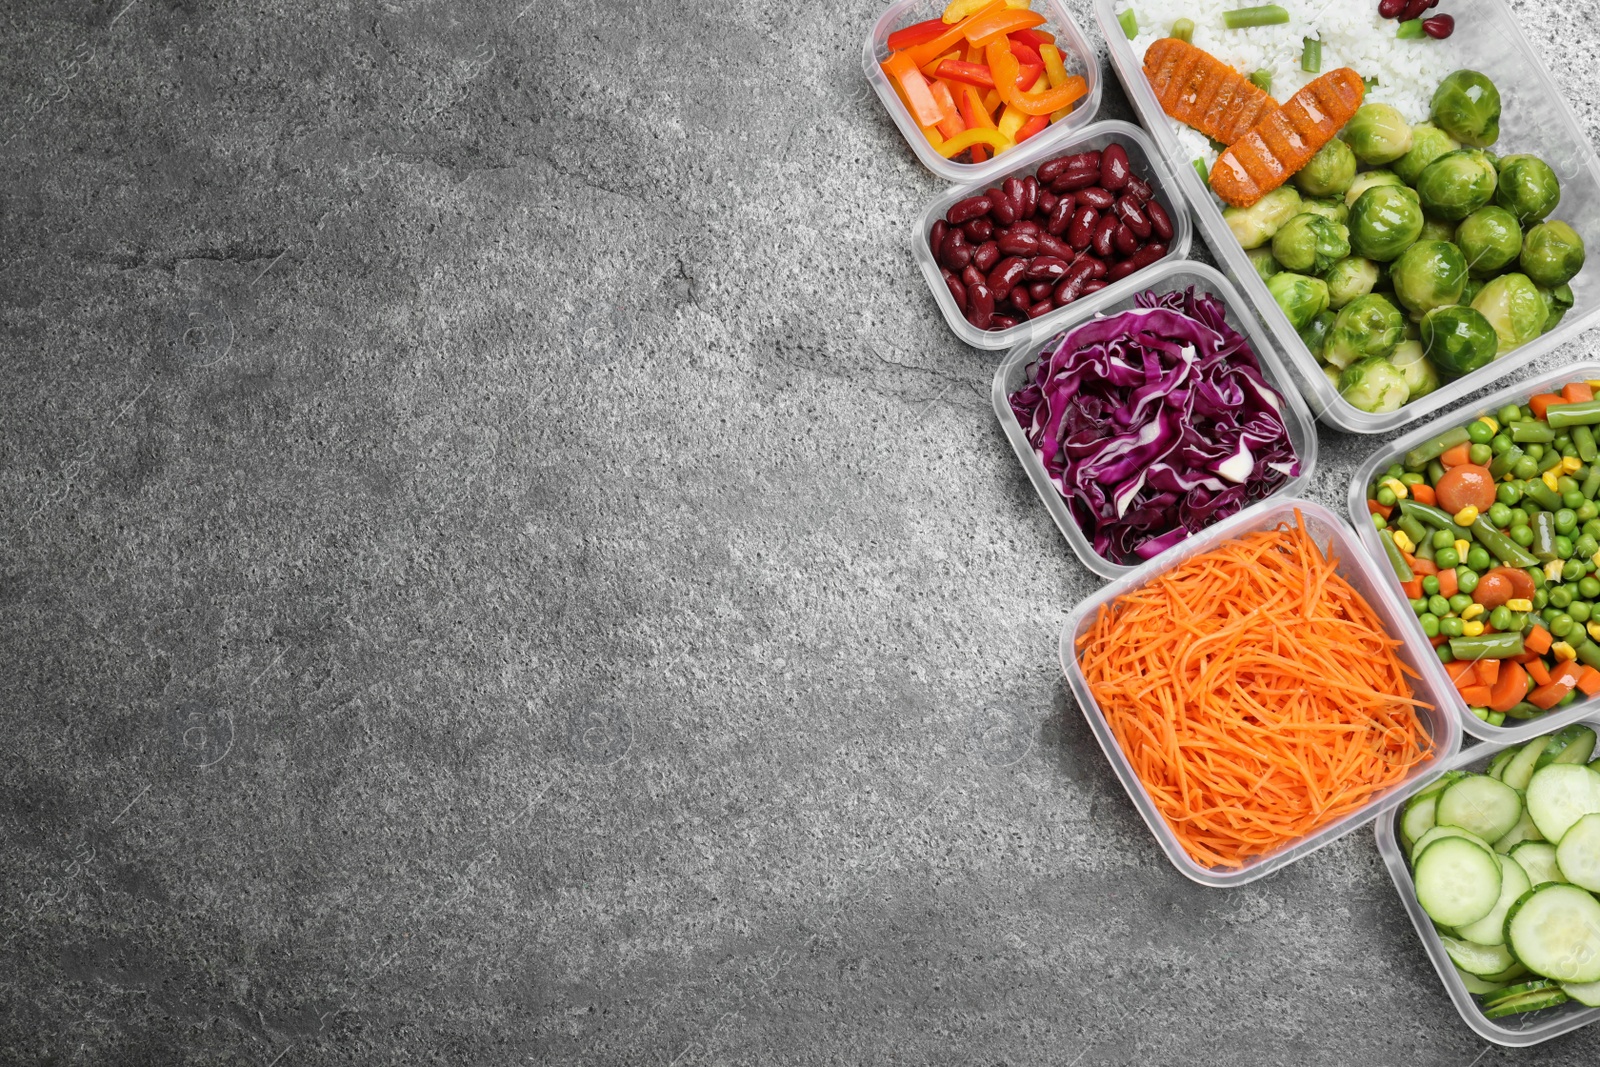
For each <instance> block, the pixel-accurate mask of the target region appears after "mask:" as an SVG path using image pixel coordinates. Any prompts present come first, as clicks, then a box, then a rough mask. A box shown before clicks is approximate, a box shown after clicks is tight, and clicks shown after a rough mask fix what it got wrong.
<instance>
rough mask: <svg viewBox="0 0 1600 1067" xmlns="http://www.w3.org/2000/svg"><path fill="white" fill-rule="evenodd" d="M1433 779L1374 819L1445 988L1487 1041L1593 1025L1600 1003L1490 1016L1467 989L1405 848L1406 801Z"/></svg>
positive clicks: (1520, 1042)
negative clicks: (1425, 904) (1420, 897)
mask: <svg viewBox="0 0 1600 1067" xmlns="http://www.w3.org/2000/svg"><path fill="white" fill-rule="evenodd" d="M1582 721H1583V722H1586V723H1587V724H1588V725H1589V726H1591V727H1593V728H1595V729H1596V730H1600V717H1590V718H1586V719H1583V720H1582ZM1557 729H1559V727H1558V726H1556V725H1555V724H1554V723H1553V722H1552V723H1551V724H1550V725H1549V726H1548V727H1547V728H1546V729H1544V730H1542V731H1540V733H1539V734H1535V735H1534V736H1535V737H1537V736H1541V735H1542V734H1546V733H1554V732H1555V731H1556V730H1557ZM1529 740H1531V738H1530V739H1529ZM1515 744H1516V742H1507V743H1504V744H1490V745H1474V746H1473V747H1472V748H1469V749H1466V750H1464V751H1461V752H1458V753H1456V754H1455V755H1454V756H1452V757H1451V758H1450V759H1448V760H1445V761H1444V762H1443V763H1442V764H1440V765H1439V766H1438V767H1437V768H1435V773H1433V774H1430V775H1429V776H1428V782H1431V781H1432V780H1433V779H1435V778H1437V777H1438V776H1439V775H1440V774H1443V773H1445V772H1446V771H1454V770H1461V769H1462V768H1471V769H1473V770H1477V771H1482V770H1484V769H1485V768H1487V767H1488V765H1489V761H1490V759H1492V758H1493V757H1494V755H1495V754H1496V753H1498V752H1501V751H1503V750H1505V749H1507V748H1511V747H1513V746H1514V745H1515ZM1428 782H1418V783H1416V784H1415V785H1414V786H1412V787H1411V788H1410V789H1409V790H1407V791H1406V794H1405V797H1400V798H1396V799H1395V800H1394V801H1393V802H1392V804H1391V806H1390V808H1389V810H1388V811H1386V812H1384V814H1383V815H1382V816H1381V817H1380V818H1379V819H1378V820H1377V822H1376V823H1374V824H1373V832H1374V834H1375V836H1376V837H1377V839H1378V852H1379V853H1381V854H1382V856H1383V863H1384V866H1386V867H1388V868H1389V877H1391V878H1393V879H1394V887H1395V889H1396V890H1398V891H1399V893H1400V902H1401V903H1402V904H1404V905H1405V907H1406V914H1408V915H1410V916H1411V924H1412V925H1413V926H1415V927H1416V928H1417V936H1418V937H1420V938H1421V939H1422V947H1423V948H1425V949H1427V950H1428V958H1429V959H1431V960H1432V961H1433V967H1434V970H1436V971H1438V972H1439V979H1440V981H1442V982H1444V988H1445V992H1447V993H1449V994H1450V1000H1451V1002H1452V1003H1454V1004H1455V1006H1456V1011H1458V1012H1460V1013H1461V1018H1463V1019H1465V1020H1466V1023H1467V1025H1468V1026H1470V1027H1472V1029H1473V1032H1474V1033H1476V1034H1477V1035H1478V1036H1479V1037H1481V1038H1483V1039H1484V1040H1485V1041H1492V1042H1494V1043H1495V1044H1497V1045H1507V1046H1510V1047H1513V1048H1526V1047H1527V1046H1529V1045H1537V1044H1539V1043H1540V1042H1543V1041H1549V1040H1550V1039H1551V1038H1552V1037H1560V1036H1561V1035H1562V1034H1570V1033H1571V1032H1572V1031H1574V1030H1576V1029H1578V1028H1579V1027H1580V1026H1588V1025H1589V1024H1590V1023H1592V1022H1594V1021H1595V1020H1597V1019H1600V1008H1586V1007H1584V1006H1583V1005H1582V1004H1579V1003H1578V1002H1577V1001H1575V1000H1569V1001H1568V1002H1567V1003H1565V1004H1562V1005H1561V1006H1560V1007H1556V1008H1549V1009H1546V1010H1545V1011H1540V1012H1530V1013H1528V1014H1527V1015H1513V1016H1509V1017H1507V1018H1504V1019H1489V1018H1486V1017H1485V1016H1484V1014H1483V1008H1482V1007H1480V1006H1479V1004H1478V1001H1477V999H1476V998H1475V997H1473V995H1472V994H1471V993H1468V992H1467V987H1466V986H1465V985H1463V984H1462V982H1461V975H1459V974H1458V973H1456V967H1455V964H1454V963H1451V962H1450V957H1449V955H1448V954H1447V953H1446V952H1445V950H1444V942H1442V941H1440V940H1439V932H1438V931H1437V930H1435V929H1434V926H1433V920H1432V919H1430V918H1428V913H1427V912H1425V911H1423V910H1422V905H1421V904H1419V903H1418V902H1417V888H1416V886H1415V885H1414V884H1413V883H1412V881H1411V867H1410V865H1409V864H1407V863H1406V857H1405V853H1404V851H1403V850H1402V848H1401V844H1400V830H1399V822H1400V816H1401V812H1402V807H1401V806H1402V804H1403V802H1404V800H1405V799H1406V798H1408V797H1410V796H1412V795H1414V794H1416V793H1420V792H1421V791H1422V790H1423V789H1424V788H1426V786H1427V784H1428Z"/></svg>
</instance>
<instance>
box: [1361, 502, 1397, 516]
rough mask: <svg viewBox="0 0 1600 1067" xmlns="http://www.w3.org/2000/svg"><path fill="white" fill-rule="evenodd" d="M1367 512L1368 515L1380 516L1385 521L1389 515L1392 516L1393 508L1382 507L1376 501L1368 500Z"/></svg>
mask: <svg viewBox="0 0 1600 1067" xmlns="http://www.w3.org/2000/svg"><path fill="white" fill-rule="evenodd" d="M1367 511H1368V513H1369V514H1372V515H1382V516H1383V517H1384V518H1385V519H1387V518H1388V517H1389V516H1390V515H1393V514H1394V508H1393V507H1384V506H1383V505H1382V504H1380V503H1378V502H1377V501H1376V500H1370V499H1369V500H1368V501H1367Z"/></svg>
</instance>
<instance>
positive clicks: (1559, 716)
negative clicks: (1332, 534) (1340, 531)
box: [1350, 362, 1600, 744]
mask: <svg viewBox="0 0 1600 1067" xmlns="http://www.w3.org/2000/svg"><path fill="white" fill-rule="evenodd" d="M1590 378H1600V363H1597V362H1588V363H1572V364H1569V365H1567V366H1565V367H1562V368H1561V369H1560V370H1556V371H1551V372H1550V373H1548V374H1545V375H1542V376H1541V377H1538V378H1535V379H1533V380H1531V381H1526V382H1519V383H1517V384H1515V385H1509V386H1507V387H1506V388H1504V389H1502V390H1500V391H1499V392H1497V393H1494V394H1491V395H1490V396H1486V397H1484V398H1483V399H1482V400H1479V401H1478V402H1477V403H1475V404H1470V405H1465V406H1463V407H1459V408H1455V409H1453V410H1452V411H1451V412H1450V413H1449V414H1446V415H1442V416H1440V417H1439V418H1436V419H1433V420H1431V421H1430V422H1428V423H1427V425H1425V426H1422V427H1419V428H1418V429H1416V430H1413V431H1412V432H1411V433H1408V434H1406V435H1405V436H1404V437H1402V438H1400V439H1399V440H1397V441H1394V442H1392V443H1390V444H1386V445H1385V446H1384V447H1382V448H1380V449H1378V450H1377V451H1376V452H1374V453H1373V454H1372V455H1371V456H1370V457H1369V458H1368V459H1367V461H1366V462H1365V463H1363V464H1362V465H1361V466H1360V468H1359V469H1358V470H1357V471H1356V473H1355V476H1354V477H1353V478H1352V479H1351V481H1350V521H1351V522H1353V523H1355V527H1356V529H1357V530H1359V531H1360V533H1361V545H1362V547H1363V548H1365V549H1366V551H1367V554H1368V555H1369V556H1371V557H1372V558H1373V559H1374V560H1376V561H1377V562H1378V564H1379V568H1378V569H1379V570H1380V571H1382V572H1383V575H1384V579H1385V581H1384V587H1385V588H1386V589H1387V590H1388V591H1389V595H1390V596H1392V597H1394V598H1396V599H1397V600H1399V601H1400V602H1401V603H1402V604H1404V603H1405V600H1404V597H1403V593H1402V590H1401V589H1400V585H1399V582H1398V580H1397V579H1396V578H1395V576H1394V571H1393V570H1392V569H1390V567H1389V560H1388V557H1387V556H1386V555H1385V553H1384V551H1383V543H1382V542H1381V541H1379V540H1378V531H1377V529H1376V528H1374V527H1373V525H1372V519H1371V516H1369V515H1368V514H1367V486H1368V485H1369V484H1370V483H1371V481H1372V479H1373V477H1374V476H1376V475H1377V473H1378V472H1379V471H1381V470H1384V469H1385V468H1387V467H1388V466H1390V465H1391V464H1393V463H1398V462H1399V461H1400V457H1401V456H1403V455H1405V454H1406V452H1408V451H1410V450H1411V449H1412V448H1415V447H1416V446H1417V445H1419V444H1421V443H1422V442H1423V441H1426V440H1427V439H1428V438H1430V437H1432V436H1433V435H1435V434H1437V433H1442V432H1443V431H1445V430H1448V429H1451V428H1452V427H1455V426H1465V425H1466V424H1467V423H1469V422H1471V421H1472V420H1474V419H1476V418H1477V417H1478V416H1479V415H1492V414H1494V413H1495V412H1496V411H1498V410H1499V409H1500V408H1503V407H1505V406H1506V405H1507V404H1518V405H1521V404H1523V403H1525V402H1526V401H1527V399H1528V397H1530V396H1533V395H1534V394H1535V393H1543V392H1547V391H1549V388H1550V387H1551V386H1555V387H1557V388H1558V389H1559V387H1560V386H1563V385H1565V384H1566V383H1568V382H1573V381H1584V380H1586V379H1590ZM1409 610H1410V609H1409V607H1407V611H1408V612H1409ZM1408 628H1409V629H1410V630H1412V631H1414V632H1415V633H1416V634H1417V636H1418V637H1421V636H1422V628H1421V627H1420V626H1418V625H1417V624H1416V623H1415V622H1412V623H1409V625H1408ZM1423 666H1424V668H1425V669H1426V671H1427V673H1428V674H1429V675H1431V676H1432V678H1433V682H1434V685H1435V686H1436V687H1438V688H1439V691H1440V692H1442V693H1444V694H1445V700H1446V701H1447V702H1448V703H1447V706H1448V707H1450V708H1453V709H1455V712H1456V714H1457V715H1459V716H1460V717H1461V725H1462V726H1463V727H1464V728H1465V729H1466V731H1467V733H1469V734H1471V735H1472V736H1473V737H1479V738H1483V739H1484V740H1486V741H1495V742H1498V743H1500V744H1514V743H1516V742H1518V741H1526V740H1528V739H1529V738H1532V737H1538V736H1539V735H1540V734H1547V733H1550V732H1551V731H1552V730H1559V729H1560V728H1561V727H1563V726H1565V725H1566V724H1567V723H1569V722H1576V721H1578V720H1579V719H1583V718H1587V717H1588V716H1590V715H1593V714H1595V712H1596V711H1597V710H1600V697H1587V698H1584V699H1580V700H1575V701H1573V702H1572V703H1571V704H1569V705H1567V706H1566V707H1564V708H1562V709H1560V710H1559V711H1552V712H1550V713H1549V714H1547V715H1543V716H1540V717H1539V718H1537V719H1530V720H1529V721H1527V722H1519V723H1517V724H1516V725H1515V726H1512V725H1510V722H1511V720H1507V725H1505V726H1491V725H1489V724H1488V723H1486V722H1484V721H1483V720H1482V719H1480V718H1478V717H1477V716H1476V715H1474V714H1472V712H1471V711H1470V710H1468V708H1467V702H1466V701H1464V700H1462V699H1461V694H1460V693H1458V692H1456V688H1455V686H1453V685H1451V684H1450V677H1449V675H1447V674H1445V672H1444V665H1443V664H1441V663H1440V662H1439V658H1438V657H1437V656H1429V657H1428V661H1427V662H1426V663H1425V664H1424V665H1423Z"/></svg>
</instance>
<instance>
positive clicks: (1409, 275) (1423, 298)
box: [1389, 241, 1467, 316]
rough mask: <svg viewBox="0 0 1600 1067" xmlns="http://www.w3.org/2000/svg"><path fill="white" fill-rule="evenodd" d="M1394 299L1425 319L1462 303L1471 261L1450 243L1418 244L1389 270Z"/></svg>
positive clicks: (1422, 242) (1402, 255) (1426, 242)
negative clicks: (1435, 310) (1447, 305)
mask: <svg viewBox="0 0 1600 1067" xmlns="http://www.w3.org/2000/svg"><path fill="white" fill-rule="evenodd" d="M1389 276H1390V277H1391V278H1393V279H1394V295H1395V298H1396V299H1398V300H1399V301H1400V303H1401V305H1402V306H1403V307H1404V308H1405V309H1406V310H1407V311H1409V312H1411V314H1413V315H1417V316H1421V315H1425V314H1427V313H1428V312H1430V311H1432V310H1433V309H1434V308H1436V307H1443V306H1444V305H1446V304H1454V303H1455V302H1456V301H1458V300H1460V299H1461V288H1462V286H1464V285H1466V283H1467V260H1466V257H1464V256H1463V255H1462V254H1461V249H1459V248H1457V247H1456V246H1455V245H1453V244H1451V243H1450V242H1449V241H1418V242H1417V243H1416V244H1414V245H1412V246H1411V247H1410V248H1408V249H1406V250H1405V251H1404V252H1402V253H1400V258H1399V259H1397V260H1395V261H1394V266H1392V267H1390V268H1389Z"/></svg>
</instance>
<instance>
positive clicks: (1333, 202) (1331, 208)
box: [1300, 196, 1350, 226]
mask: <svg viewBox="0 0 1600 1067" xmlns="http://www.w3.org/2000/svg"><path fill="white" fill-rule="evenodd" d="M1300 211H1301V212H1302V213H1304V212H1307V211H1309V212H1310V213H1311V214H1313V215H1321V216H1322V217H1323V218H1325V219H1332V220H1333V221H1334V222H1337V223H1338V224H1339V225H1341V226H1343V225H1344V224H1345V223H1347V222H1349V221H1350V209H1349V208H1348V207H1346V206H1345V202H1344V201H1343V200H1340V199H1339V198H1338V197H1336V196H1335V197H1329V198H1328V199H1326V200H1316V199H1312V198H1309V197H1308V198H1306V199H1304V200H1301V201H1300Z"/></svg>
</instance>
